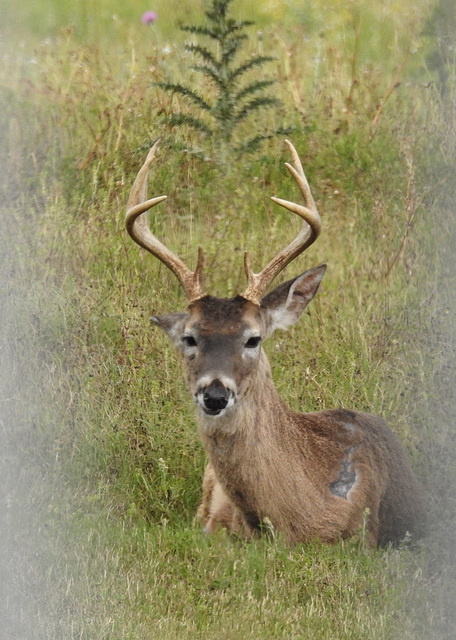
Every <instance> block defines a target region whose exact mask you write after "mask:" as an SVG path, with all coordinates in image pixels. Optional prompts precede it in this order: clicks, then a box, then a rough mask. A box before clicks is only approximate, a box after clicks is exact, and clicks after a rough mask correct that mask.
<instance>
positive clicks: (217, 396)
mask: <svg viewBox="0 0 456 640" xmlns="http://www.w3.org/2000/svg"><path fill="white" fill-rule="evenodd" d="M230 394H231V392H230V390H229V389H227V388H226V387H224V386H223V385H222V384H220V383H219V384H217V383H215V384H211V385H210V386H209V387H206V389H205V390H204V393H203V404H204V410H205V411H206V413H209V414H210V415H217V414H218V413H220V412H221V411H223V409H225V408H226V406H227V404H228V400H229V398H230Z"/></svg>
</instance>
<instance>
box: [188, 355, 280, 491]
mask: <svg viewBox="0 0 456 640" xmlns="http://www.w3.org/2000/svg"><path fill="white" fill-rule="evenodd" d="M291 415H292V412H291V410H290V409H289V408H288V407H287V406H286V405H285V403H284V402H283V400H282V399H281V398H280V396H279V395H278V393H277V390H276V388H275V385H274V382H273V380H272V376H271V370H270V366H269V362H268V360H267V357H266V354H264V353H262V355H261V358H260V362H259V366H258V369H257V371H256V375H255V377H254V378H253V379H252V382H251V385H250V387H249V389H248V390H247V392H246V393H245V395H244V396H243V397H242V398H240V399H239V401H238V402H237V404H236V405H235V406H234V407H233V408H232V409H231V410H230V411H229V412H228V413H227V414H226V415H224V416H221V417H220V418H215V419H214V418H209V417H206V416H204V415H200V419H199V422H200V432H201V436H202V439H203V443H204V446H205V449H206V452H207V454H208V456H209V458H210V460H211V462H212V465H213V466H214V469H215V471H216V474H217V477H218V479H219V480H220V482H222V484H223V485H224V486H225V488H228V490H229V493H232V491H230V488H231V487H232V488H233V489H232V490H233V491H235V492H236V491H238V490H240V488H239V487H242V485H244V484H247V485H249V486H250V485H251V482H252V481H255V480H254V479H255V478H258V479H260V478H261V477H262V476H263V475H264V471H265V464H268V461H272V460H273V458H274V456H276V457H277V453H278V452H279V451H282V453H283V454H285V451H286V447H287V443H288V442H290V441H291V439H290V438H288V437H287V433H286V432H287V430H289V429H290V417H291ZM279 455H280V454H279ZM269 472H270V471H269ZM235 485H239V486H235ZM250 494H252V491H250Z"/></svg>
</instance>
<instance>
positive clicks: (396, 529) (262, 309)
mask: <svg viewBox="0 0 456 640" xmlns="http://www.w3.org/2000/svg"><path fill="white" fill-rule="evenodd" d="M323 273H324V268H322V267H319V268H317V269H314V270H311V271H309V272H307V273H306V274H303V275H302V276H300V277H299V278H296V279H295V280H292V281H289V282H288V283H285V284H284V285H280V287H277V288H276V289H275V290H274V291H273V292H271V294H269V295H268V296H266V297H265V298H264V299H263V300H262V303H261V306H257V305H254V304H252V303H251V302H249V301H247V300H244V299H243V298H240V297H237V298H234V299H230V300H222V299H217V298H212V297H206V298H203V299H201V300H198V301H197V302H193V303H192V304H191V305H190V308H189V313H188V314H172V315H171V316H163V317H160V318H156V322H157V324H159V326H161V327H162V328H163V329H165V330H166V331H167V332H168V334H169V335H170V336H171V337H172V339H173V340H174V341H175V343H176V344H178V345H179V346H180V347H181V349H182V350H183V351H184V354H185V355H186V373H187V381H188V386H189V390H190V392H191V393H192V395H194V397H195V399H196V400H197V402H198V403H199V405H200V411H199V425H200V432H201V436H202V440H203V443H204V446H205V449H206V452H207V454H208V457H209V461H210V462H209V464H208V466H207V468H206V472H205V475H204V480H203V498H202V504H201V506H200V508H199V510H198V516H199V518H200V520H201V522H202V524H203V526H204V529H205V530H206V531H207V532H208V533H211V532H214V531H216V530H218V529H223V528H224V529H226V530H227V531H230V532H233V533H235V534H237V535H240V536H242V537H245V538H247V539H248V538H252V537H256V536H257V535H259V533H260V532H261V530H262V528H263V527H262V525H264V523H267V524H268V527H271V526H272V527H273V528H274V530H275V531H276V532H278V533H280V534H281V535H283V536H284V538H285V539H286V541H287V542H288V543H289V544H295V543H297V542H304V541H308V540H313V539H318V540H321V541H324V542H334V541H336V540H339V539H343V538H348V537H350V536H353V535H355V534H356V533H357V532H358V531H359V530H360V528H361V527H362V525H363V522H367V525H366V536H367V541H368V543H369V544H370V545H372V546H375V545H384V544H387V543H389V542H393V543H396V542H400V541H401V540H402V539H404V537H405V536H406V534H407V533H409V534H411V535H412V538H413V539H416V538H418V537H419V536H421V535H422V534H423V532H424V522H425V516H424V513H425V506H424V501H423V497H422V492H421V490H420V487H419V485H418V482H417V480H416V479H415V476H414V475H413V472H412V470H411V467H410V465H409V463H408V461H407V459H406V455H405V452H404V450H403V449H402V447H401V445H400V444H399V442H398V440H397V438H396V437H395V436H394V434H393V433H392V431H391V430H390V428H389V427H388V425H387V424H386V422H385V421H384V420H383V419H382V418H378V417H376V416H371V415H368V414H365V413H360V412H352V411H346V410H343V409H335V410H329V411H322V412H319V413H295V412H293V411H291V410H290V409H289V408H288V407H287V406H286V405H285V404H284V402H283V401H282V400H281V398H280V397H279V396H278V394H277V391H276V389H275V386H274V382H273V380H272V377H271V372H270V367H269V363H268V360H267V358H266V355H265V353H264V351H263V350H262V348H261V346H258V347H257V350H255V349H252V348H248V346H247V340H248V337H249V336H251V335H254V336H256V335H261V337H262V338H266V337H267V336H268V335H269V334H270V333H271V331H273V330H274V329H275V328H277V327H279V328H280V327H284V326H287V325H289V324H291V323H292V322H295V321H296V320H297V319H298V318H299V316H300V315H301V313H302V311H303V309H304V308H305V307H306V305H307V303H308V302H309V301H310V300H311V298H312V297H313V295H315V293H316V291H317V289H318V285H319V282H320V280H321V278H322V277H323ZM189 335H190V336H191V338H192V341H191V344H190V345H188V344H187V342H186V341H185V340H186V338H187V337H188V336H189ZM193 342H194V344H193ZM182 343H184V346H183V344H182ZM185 345H187V346H185ZM211 386H212V387H213V388H216V390H218V389H220V388H227V389H231V391H230V393H231V395H233V396H235V401H234V403H233V405H232V406H229V407H228V408H227V409H226V411H225V410H224V411H221V412H220V414H219V415H216V416H214V415H208V413H207V412H206V410H205V407H204V402H203V400H202V399H201V398H203V395H204V392H205V390H207V388H211ZM366 517H367V519H366Z"/></svg>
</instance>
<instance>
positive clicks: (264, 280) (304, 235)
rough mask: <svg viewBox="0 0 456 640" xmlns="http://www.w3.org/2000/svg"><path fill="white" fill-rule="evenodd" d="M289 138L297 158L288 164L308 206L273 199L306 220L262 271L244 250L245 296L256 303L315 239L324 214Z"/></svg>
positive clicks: (293, 155)
mask: <svg viewBox="0 0 456 640" xmlns="http://www.w3.org/2000/svg"><path fill="white" fill-rule="evenodd" d="M285 142H286V144H287V146H288V148H289V149H290V151H291V155H292V158H293V164H289V163H288V162H286V163H285V166H286V168H287V169H288V171H289V172H290V173H291V175H292V176H293V178H294V179H295V180H296V183H297V185H298V187H299V190H300V191H301V194H302V197H303V198H304V206H303V205H301V204H297V203H296V202H289V201H288V200H281V199H280V198H274V197H273V198H271V200H273V201H274V202H276V203H277V204H279V205H280V206H281V207H285V209H288V210H289V211H292V212H293V213H296V214H297V215H298V216H300V217H301V218H302V219H303V221H304V222H303V225H302V227H301V230H300V232H299V234H298V235H297V236H296V238H295V239H294V240H293V241H292V242H291V243H290V244H289V245H288V246H287V247H286V248H285V249H283V250H282V251H280V252H279V253H278V254H277V255H276V256H275V257H274V258H273V259H272V260H271V261H270V263H269V264H268V265H267V266H266V267H265V268H264V269H263V270H262V271H261V272H260V273H254V272H253V270H252V267H251V265H250V259H249V256H248V254H247V252H246V253H245V254H244V267H245V272H246V275H247V278H248V284H247V289H246V290H245V292H244V293H243V294H242V296H243V297H244V298H246V299H247V300H250V301H252V302H254V303H255V304H259V303H260V300H261V298H262V297H263V295H264V293H265V292H266V290H267V288H268V287H269V285H270V284H271V282H272V281H273V280H274V278H275V277H276V276H277V275H278V274H279V273H280V272H281V271H282V269H284V268H285V267H286V266H287V264H289V263H290V262H292V260H294V259H295V258H296V257H297V256H298V255H299V254H300V253H302V252H303V251H305V249H307V247H309V246H310V245H311V244H312V243H313V242H315V240H316V239H317V238H318V236H319V234H320V230H321V218H320V214H319V213H318V210H317V207H316V205H315V202H314V199H313V197H312V193H311V191H310V187H309V183H308V182H307V178H306V176H305V174H304V170H303V168H302V164H301V161H300V159H299V156H298V153H297V151H296V149H295V148H294V146H293V145H292V144H291V142H290V141H289V140H285Z"/></svg>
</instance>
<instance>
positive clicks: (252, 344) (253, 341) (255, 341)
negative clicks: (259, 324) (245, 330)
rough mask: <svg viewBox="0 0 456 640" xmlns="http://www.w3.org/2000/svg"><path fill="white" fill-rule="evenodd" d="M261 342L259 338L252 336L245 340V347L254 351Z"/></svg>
mask: <svg viewBox="0 0 456 640" xmlns="http://www.w3.org/2000/svg"><path fill="white" fill-rule="evenodd" d="M260 342H261V338H260V336H252V337H251V338H249V339H248V340H247V342H246V343H245V346H246V348H247V349H255V348H256V347H257V346H258V345H259V344H260Z"/></svg>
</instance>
